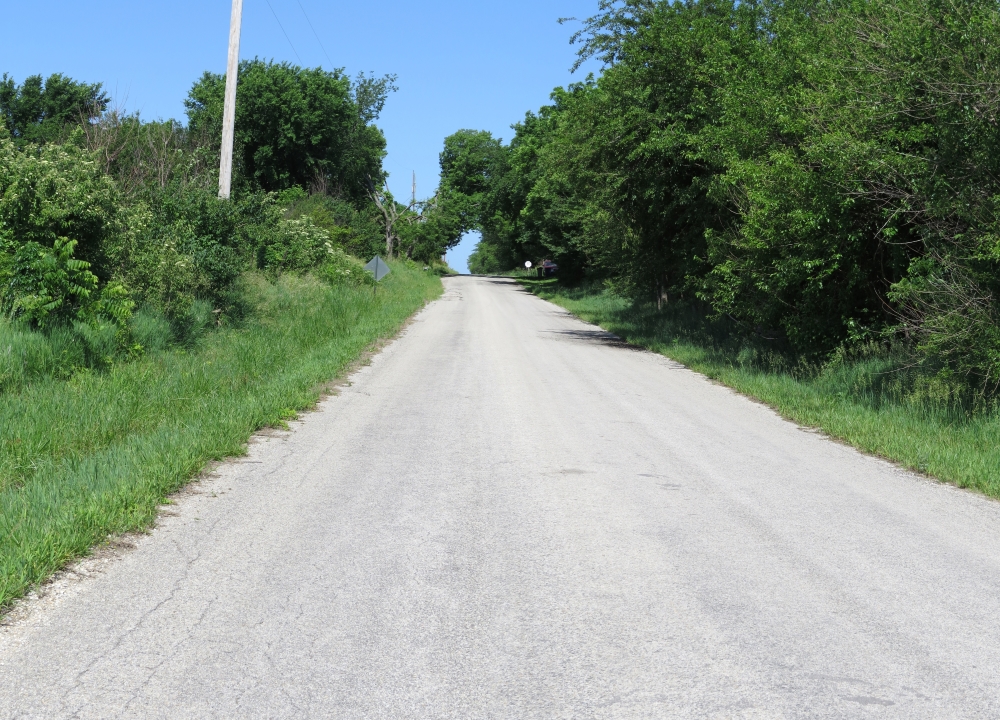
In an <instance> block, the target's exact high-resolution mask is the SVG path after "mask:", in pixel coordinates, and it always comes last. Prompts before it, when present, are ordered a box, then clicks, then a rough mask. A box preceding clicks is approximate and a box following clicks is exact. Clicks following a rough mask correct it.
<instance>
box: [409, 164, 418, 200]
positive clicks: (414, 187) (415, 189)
mask: <svg viewBox="0 0 1000 720" xmlns="http://www.w3.org/2000/svg"><path fill="white" fill-rule="evenodd" d="M416 206H417V171H416V170H414V171H413V202H412V203H410V207H411V208H414V207H416Z"/></svg>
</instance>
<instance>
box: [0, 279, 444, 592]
mask: <svg viewBox="0 0 1000 720" xmlns="http://www.w3.org/2000/svg"><path fill="white" fill-rule="evenodd" d="M248 292H249V293H250V296H251V298H252V299H253V301H254V304H255V305H256V313H255V315H254V316H253V319H252V320H250V321H249V322H248V324H247V325H246V327H244V328H242V329H222V330H220V331H218V332H214V333H211V334H209V335H206V336H205V337H204V338H202V339H201V341H199V343H198V344H196V345H195V346H194V347H193V348H190V349H188V350H176V349H175V350H165V351H161V352H153V353H149V354H148V355H147V356H145V357H143V358H141V359H139V360H137V361H134V362H130V363H119V364H112V365H111V366H110V367H109V368H107V369H106V370H104V371H100V372H98V371H82V372H79V371H78V372H77V373H76V374H75V375H73V377H72V378H70V379H68V380H65V379H59V378H58V377H54V376H52V377H45V378H42V379H40V380H37V381H35V382H33V383H30V384H25V385H23V386H22V387H20V389H18V390H16V391H9V392H5V393H3V394H0V608H2V607H3V606H4V605H6V604H8V603H9V602H10V601H11V600H12V599H13V598H16V597H18V596H19V595H21V594H23V593H24V592H25V590H26V589H27V588H29V587H31V586H32V585H33V584H35V583H38V582H40V581H42V580H43V579H45V578H46V577H47V576H48V575H49V574H51V573H52V572H53V571H55V570H57V569H58V568H59V567H61V566H62V565H64V564H65V563H66V562H67V561H68V560H70V559H71V558H73V557H76V556H79V555H81V554H83V553H86V552H87V550H88V549H89V548H90V547H92V546H93V545H94V544H96V543H99V542H101V541H102V540H103V539H104V538H106V537H107V536H108V535H109V534H113V533H122V532H127V531H133V530H139V529H142V528H144V527H147V526H148V525H149V524H150V523H151V522H152V520H153V519H154V518H155V516H156V512H157V507H158V505H159V504H160V503H161V502H162V501H163V500H164V498H165V497H166V496H167V495H168V494H169V493H171V492H172V491H174V490H176V489H178V488H179V487H180V486H182V485H183V484H184V483H185V482H186V481H188V480H189V479H190V478H191V477H193V476H194V475H195V474H197V473H198V472H199V471H200V470H201V469H202V468H203V467H204V466H205V464H206V463H207V462H209V461H211V460H214V459H221V458H224V457H227V456H233V455H240V454H242V453H243V452H244V447H245V443H246V442H247V440H248V438H249V437H250V435H251V434H252V433H253V432H254V431H256V430H258V429H260V428H263V427H267V426H271V425H275V424H277V423H280V422H281V421H282V420H284V419H287V418H288V417H291V416H292V415H294V413H295V411H297V410H300V409H303V408H306V407H308V406H310V405H311V404H312V403H314V402H315V400H316V399H317V397H318V394H319V392H320V390H319V388H320V387H321V385H322V383H324V382H325V381H328V380H330V379H332V378H334V377H335V376H336V375H337V374H338V373H340V372H342V371H343V370H344V368H345V367H346V366H347V365H348V364H349V363H351V362H352V361H353V360H355V359H356V358H357V357H358V356H359V355H360V354H361V353H362V352H363V351H364V350H365V348H367V347H369V346H370V345H371V344H372V342H374V341H376V340H378V339H379V338H384V337H387V336H391V335H392V334H394V333H395V332H396V331H397V330H398V329H399V327H400V326H401V325H402V323H403V322H404V321H405V320H406V318H408V317H409V316H410V315H411V314H412V313H413V312H415V311H416V310H417V309H418V308H420V307H421V306H422V305H423V304H424V303H425V302H426V301H427V300H429V299H432V298H434V297H436V296H437V295H438V294H440V292H441V283H440V280H439V279H438V278H437V277H436V276H434V275H433V274H432V273H430V272H423V271H421V270H420V269H418V268H414V267H412V266H407V265H405V264H403V263H398V264H394V265H393V273H392V274H391V275H390V276H389V277H388V278H386V279H385V280H384V281H383V282H382V284H381V286H380V287H379V291H378V293H377V294H373V293H372V291H371V289H370V288H358V287H352V286H341V287H331V286H329V285H327V284H325V283H323V282H320V281H318V280H315V279H312V278H309V277H295V276H283V277H282V278H280V279H279V280H277V281H276V282H273V283H272V282H269V281H267V280H266V279H265V278H263V277H259V276H251V277H250V278H249V280H248ZM143 322H148V323H151V324H153V325H155V318H154V319H148V318H147V319H146V320H144V321H143ZM146 330H147V331H148V332H149V334H150V335H151V336H156V335H157V333H159V334H161V335H162V330H163V328H162V327H161V328H159V330H157V328H155V327H149V328H146ZM18 342H21V343H22V344H21V345H19V346H18V347H23V348H32V347H34V346H32V345H31V344H30V343H31V342H32V340H31V339H30V338H27V339H25V338H20V339H19V340H18ZM38 352H41V353H43V354H44V352H45V351H42V350H39V351H38Z"/></svg>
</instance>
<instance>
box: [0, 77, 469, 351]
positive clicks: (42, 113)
mask: <svg viewBox="0 0 1000 720" xmlns="http://www.w3.org/2000/svg"><path fill="white" fill-rule="evenodd" d="M394 81H395V77H394V76H391V75H389V76H385V77H374V76H370V75H365V74H361V75H358V76H357V77H355V78H353V79H352V78H351V77H349V76H347V75H346V74H345V73H344V71H343V70H333V71H328V70H323V69H321V68H314V69H310V68H301V67H298V66H295V65H291V64H289V63H276V62H266V61H263V60H260V59H255V60H248V61H244V62H242V63H241V65H240V69H239V86H238V93H237V112H236V126H235V151H234V180H233V185H234V189H233V194H232V200H231V201H225V200H220V199H219V198H218V197H217V188H218V165H219V145H220V136H221V128H222V110H223V104H224V89H225V78H224V76H222V75H219V74H215V73H205V74H204V75H203V76H202V77H201V78H200V79H198V80H197V81H196V82H195V83H194V84H193V86H192V88H191V90H190V92H189V94H188V97H187V98H186V100H185V108H186V112H187V118H186V119H187V122H186V123H181V122H177V121H174V120H167V121H146V120H144V119H143V118H141V117H140V116H139V115H138V114H129V113H125V112H123V111H121V110H119V109H116V108H114V107H113V105H112V102H111V99H110V98H109V97H108V95H107V94H106V93H105V92H104V91H103V89H102V86H101V85H100V84H91V83H84V82H78V81H75V80H73V79H71V78H68V77H66V76H64V75H60V74H56V75H52V76H50V77H49V78H47V79H43V78H42V77H40V76H34V77H29V78H27V79H25V80H24V81H23V82H22V83H20V84H19V83H17V82H16V81H15V80H14V79H13V78H11V77H9V76H8V75H6V74H4V75H3V77H2V79H0V319H3V322H6V323H15V324H20V325H23V326H26V327H28V328H34V329H35V330H39V331H42V332H48V331H51V330H53V329H54V328H67V327H68V328H75V329H76V331H77V332H78V334H79V335H80V338H81V342H86V341H87V338H92V337H94V336H95V334H96V335H102V334H103V335H105V336H108V335H113V336H114V337H115V338H116V341H115V343H113V345H114V346H115V347H116V348H117V350H116V352H120V353H126V354H127V353H129V352H133V351H138V349H137V348H138V346H137V344H136V343H135V342H134V337H133V336H132V332H131V319H132V317H133V315H134V313H135V312H137V311H139V310H143V311H144V312H147V313H153V314H155V315H158V316H160V317H162V318H164V319H165V321H166V322H168V323H169V324H170V326H171V328H172V332H173V333H174V335H175V336H176V338H178V339H179V340H183V339H184V337H185V336H186V335H188V334H190V332H191V328H193V327H196V326H202V325H204V324H205V322H207V321H212V322H215V323H222V322H226V321H228V320H235V319H238V318H239V317H240V316H241V314H243V313H245V312H246V310H247V308H246V307H245V301H244V298H243V293H242V291H241V282H242V280H241V278H242V277H243V275H244V273H245V272H247V271H248V270H257V271H260V272H264V273H270V274H275V273H280V272H289V271H308V272H314V273H317V274H319V275H321V276H323V277H325V278H327V279H329V280H330V281H331V282H344V281H351V282H362V283H363V282H367V274H366V273H364V272H362V271H361V269H360V264H359V263H357V262H356V260H355V259H354V258H355V256H357V257H370V256H371V255H372V254H374V253H375V252H379V251H382V250H383V249H384V248H385V247H386V246H385V241H386V238H387V237H388V239H389V241H390V244H389V248H388V250H389V254H390V255H393V254H395V253H398V252H399V251H400V250H402V251H403V252H405V253H407V254H409V255H410V257H412V258H414V259H420V260H426V261H430V260H435V259H439V258H440V257H441V255H442V254H443V252H444V250H445V249H446V245H447V244H448V243H449V242H451V241H452V240H451V239H450V238H449V237H445V236H444V235H442V234H441V233H440V232H438V230H437V229H436V228H437V225H436V224H435V220H434V218H433V217H432V216H433V215H434V212H433V209H434V207H435V204H434V202H433V201H428V202H426V203H423V204H422V205H421V207H419V208H415V207H405V206H402V205H400V204H398V203H396V202H395V201H394V200H392V199H391V196H387V191H386V190H385V182H386V173H385V171H384V169H383V167H382V161H383V158H384V157H385V148H386V141H385V137H384V135H383V133H382V131H381V130H380V129H379V128H378V126H377V125H376V121H377V119H378V117H379V115H380V113H381V112H382V110H383V108H384V105H385V103H386V101H387V98H388V97H389V95H390V94H391V92H392V91H394V90H395V86H394ZM373 199H379V201H380V202H381V203H382V204H383V206H384V205H385V203H386V202H391V203H392V207H393V210H394V212H395V215H396V218H397V219H400V220H401V221H400V222H399V223H397V225H398V227H393V225H392V224H390V225H389V226H386V225H385V217H384V216H383V214H382V213H381V212H380V210H379V207H378V206H377V204H376V203H375V202H374V201H373ZM455 239H457V238H455ZM100 346H101V348H103V349H102V350H101V352H102V353H104V352H105V351H106V349H107V347H108V343H107V342H105V343H103V344H101V345H100Z"/></svg>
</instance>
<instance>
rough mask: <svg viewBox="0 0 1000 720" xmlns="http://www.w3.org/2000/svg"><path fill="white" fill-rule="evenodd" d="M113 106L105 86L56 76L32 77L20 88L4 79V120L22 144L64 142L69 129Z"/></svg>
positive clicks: (0, 91)
mask: <svg viewBox="0 0 1000 720" xmlns="http://www.w3.org/2000/svg"><path fill="white" fill-rule="evenodd" d="M109 103H110V98H108V96H107V94H106V93H105V92H104V91H103V90H102V88H101V83H94V84H87V83H82V82H76V81H75V80H72V79H70V78H68V77H66V76H65V75H61V74H59V73H56V74H54V75H50V76H49V78H48V79H47V80H45V81H44V82H43V81H42V76H41V75H32V76H31V77H28V78H26V79H25V81H24V82H23V83H22V84H21V85H18V84H17V83H16V82H14V79H13V78H12V77H10V76H8V75H7V73H4V75H3V78H2V79H0V117H2V118H3V124H4V126H5V127H6V128H7V132H8V133H10V136H11V137H12V138H14V140H15V142H16V143H17V144H18V145H24V144H25V143H46V142H55V141H58V140H61V139H62V138H63V137H64V136H65V134H66V131H67V128H69V127H72V126H76V125H79V124H80V123H81V122H86V121H89V120H91V119H92V118H95V117H97V116H99V115H100V114H101V113H103V112H104V111H105V109H106V108H107V107H108V104H109Z"/></svg>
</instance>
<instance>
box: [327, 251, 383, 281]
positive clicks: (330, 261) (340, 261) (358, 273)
mask: <svg viewBox="0 0 1000 720" xmlns="http://www.w3.org/2000/svg"><path fill="white" fill-rule="evenodd" d="M316 274H317V275H318V276H319V277H320V278H322V279H323V280H325V281H326V282H328V283H330V284H331V285H374V284H375V277H374V276H373V275H372V274H371V273H369V272H368V271H367V270H365V265H364V263H363V262H362V261H360V260H358V259H357V258H355V257H352V256H350V255H348V254H347V253H345V252H344V251H343V250H341V249H340V248H338V247H334V246H333V245H331V244H330V243H327V245H326V257H325V258H324V260H323V263H322V264H321V265H320V266H319V268H318V269H317V271H316Z"/></svg>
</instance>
